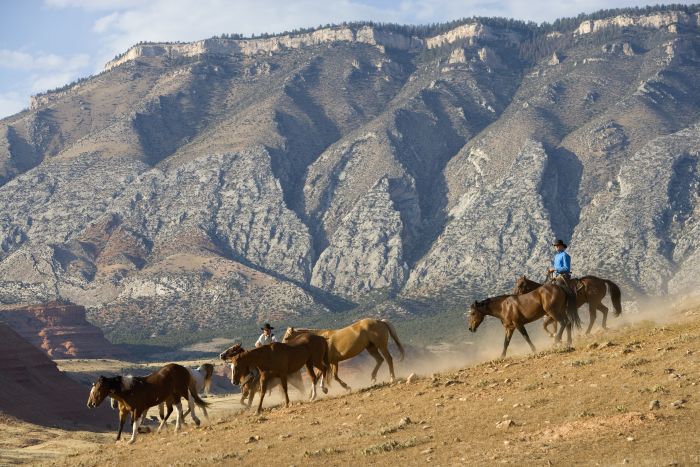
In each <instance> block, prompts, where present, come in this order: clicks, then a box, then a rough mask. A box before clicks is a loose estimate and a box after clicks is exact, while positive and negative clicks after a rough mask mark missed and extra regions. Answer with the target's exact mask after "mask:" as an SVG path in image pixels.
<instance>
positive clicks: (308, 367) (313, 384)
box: [306, 360, 318, 400]
mask: <svg viewBox="0 0 700 467" xmlns="http://www.w3.org/2000/svg"><path fill="white" fill-rule="evenodd" d="M306 372H307V373H309V378H311V397H310V398H309V400H314V399H316V382H317V381H318V377H317V376H316V372H315V371H314V367H313V365H312V364H311V360H308V361H307V362H306Z"/></svg>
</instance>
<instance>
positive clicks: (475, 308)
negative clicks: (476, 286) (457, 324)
mask: <svg viewBox="0 0 700 467" xmlns="http://www.w3.org/2000/svg"><path fill="white" fill-rule="evenodd" d="M484 305H485V302H478V301H476V300H475V301H474V303H472V304H471V306H470V307H469V314H468V318H469V320H468V322H469V330H470V331H471V332H476V330H477V328H478V327H479V325H480V324H481V322H482V321H483V320H484V316H486V314H485V313H484V311H483V307H484Z"/></svg>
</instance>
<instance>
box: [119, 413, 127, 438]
mask: <svg viewBox="0 0 700 467" xmlns="http://www.w3.org/2000/svg"><path fill="white" fill-rule="evenodd" d="M126 414H127V411H126V410H122V408H121V407H119V431H118V432H117V441H119V440H120V439H121V437H122V430H123V429H124V422H126Z"/></svg>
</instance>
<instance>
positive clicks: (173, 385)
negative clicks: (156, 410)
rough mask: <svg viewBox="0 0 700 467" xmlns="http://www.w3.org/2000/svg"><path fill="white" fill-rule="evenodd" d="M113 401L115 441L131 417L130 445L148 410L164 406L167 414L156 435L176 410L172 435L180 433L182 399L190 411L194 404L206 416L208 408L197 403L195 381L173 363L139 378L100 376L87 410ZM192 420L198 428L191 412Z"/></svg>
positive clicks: (198, 401) (186, 370) (91, 394)
mask: <svg viewBox="0 0 700 467" xmlns="http://www.w3.org/2000/svg"><path fill="white" fill-rule="evenodd" d="M108 396H109V397H111V398H112V399H116V400H117V401H118V403H119V432H118V433H117V441H119V439H120V438H121V434H122V430H123V428H124V422H125V420H126V415H127V414H131V421H132V425H133V431H132V433H131V439H130V440H129V444H131V443H133V442H134V441H135V440H136V434H137V433H138V428H139V424H140V423H141V416H142V415H143V413H144V412H145V411H146V410H147V409H148V408H149V407H153V406H156V405H158V404H159V403H161V402H165V404H166V406H167V408H168V412H167V414H166V415H165V417H164V418H163V420H162V421H161V423H160V426H159V427H158V431H159V432H160V430H161V429H162V428H163V427H164V426H165V423H166V422H167V420H168V417H169V416H170V414H171V413H172V411H173V406H175V408H176V410H177V420H176V422H175V431H178V430H179V429H180V422H181V421H182V404H181V403H180V399H181V398H183V397H184V398H185V399H187V401H188V403H189V408H190V410H192V409H193V408H194V406H193V401H194V403H195V404H196V405H197V406H199V407H200V408H201V409H202V411H203V412H204V416H205V417H206V416H207V409H206V407H207V406H208V404H207V403H206V402H204V401H203V400H202V399H200V397H199V394H197V387H196V383H195V380H194V378H193V377H192V375H191V374H190V372H189V370H188V369H187V368H185V367H183V366H180V365H178V364H175V363H169V364H168V365H165V366H164V367H163V368H161V369H160V370H158V371H155V372H153V373H151V374H150V375H148V376H146V377H143V378H140V377H136V376H115V377H113V378H106V377H104V376H100V377H99V378H98V380H97V382H95V383H93V385H92V389H91V390H90V396H89V397H88V402H87V406H88V407H89V408H93V407H97V406H98V405H100V404H101V403H102V401H103V400H104V399H105V398H106V397H108ZM192 419H193V420H194V421H195V423H196V424H197V425H199V419H198V418H197V417H196V415H195V413H194V411H192Z"/></svg>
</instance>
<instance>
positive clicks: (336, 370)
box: [330, 363, 351, 391]
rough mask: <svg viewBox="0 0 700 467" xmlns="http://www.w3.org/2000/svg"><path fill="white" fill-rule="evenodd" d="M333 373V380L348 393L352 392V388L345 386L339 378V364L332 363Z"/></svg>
mask: <svg viewBox="0 0 700 467" xmlns="http://www.w3.org/2000/svg"><path fill="white" fill-rule="evenodd" d="M330 365H331V372H332V373H333V379H334V380H336V381H337V382H338V383H339V384H340V385H341V386H342V387H343V389H345V390H346V391H350V390H351V389H350V386H348V385H347V384H345V381H343V380H342V379H340V378H339V377H338V364H337V363H331V364H330Z"/></svg>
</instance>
